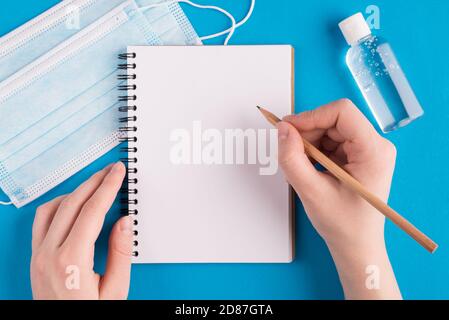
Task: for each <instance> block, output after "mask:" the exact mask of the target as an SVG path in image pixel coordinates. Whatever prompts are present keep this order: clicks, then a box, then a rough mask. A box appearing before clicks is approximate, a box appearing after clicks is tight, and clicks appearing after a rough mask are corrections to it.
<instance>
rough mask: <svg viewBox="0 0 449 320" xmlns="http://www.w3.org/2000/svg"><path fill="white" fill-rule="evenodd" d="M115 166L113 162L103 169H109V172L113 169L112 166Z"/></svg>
mask: <svg viewBox="0 0 449 320" xmlns="http://www.w3.org/2000/svg"><path fill="white" fill-rule="evenodd" d="M113 166H114V164H113V163H111V164H110V165H107V166H106V167H104V169H103V170H105V171H107V172H109V171H111V169H112V167H113Z"/></svg>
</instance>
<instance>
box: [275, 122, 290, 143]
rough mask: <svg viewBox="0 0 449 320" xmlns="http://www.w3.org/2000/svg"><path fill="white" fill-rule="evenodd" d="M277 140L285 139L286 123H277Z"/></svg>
mask: <svg viewBox="0 0 449 320" xmlns="http://www.w3.org/2000/svg"><path fill="white" fill-rule="evenodd" d="M277 129H278V137H279V141H283V140H286V139H287V138H288V134H289V128H288V124H286V123H285V122H279V123H278V125H277Z"/></svg>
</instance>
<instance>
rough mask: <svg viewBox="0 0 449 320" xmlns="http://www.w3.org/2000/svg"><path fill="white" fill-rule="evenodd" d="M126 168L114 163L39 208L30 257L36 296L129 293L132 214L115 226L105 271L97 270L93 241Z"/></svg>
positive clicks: (116, 295)
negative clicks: (68, 192)
mask: <svg viewBox="0 0 449 320" xmlns="http://www.w3.org/2000/svg"><path fill="white" fill-rule="evenodd" d="M125 173H126V170H125V166H124V165H123V164H122V163H120V162H119V163H117V164H115V165H110V166H108V167H106V168H105V169H103V170H102V171H100V172H98V173H97V174H95V175H93V176H92V177H91V178H90V179H89V180H88V181H86V182H85V183H84V184H82V185H81V186H80V187H78V188H77V189H76V190H75V191H74V192H73V193H72V194H69V195H66V196H62V197H59V198H56V199H54V200H53V201H51V202H48V203H47V204H44V205H42V206H41V207H39V208H38V209H37V211H36V217H35V220H34V225H33V240H32V251H33V254H32V258H31V285H32V290H33V297H34V299H64V300H65V299H80V300H87V299H89V300H90V299H126V298H127V296H128V289H129V282H130V272H131V255H132V240H133V231H132V220H131V218H130V217H123V218H122V219H120V220H119V221H118V222H117V223H116V224H115V226H114V227H113V229H112V232H111V236H110V239H109V253H108V259H107V265H106V272H105V274H104V276H103V277H101V276H100V275H98V274H96V273H95V272H94V270H93V266H94V247H95V241H96V240H97V238H98V236H99V234H100V232H101V229H102V226H103V222H104V218H105V215H106V213H107V212H108V210H109V209H110V208H111V206H112V204H113V202H114V199H115V198H116V196H117V193H118V191H119V190H120V187H121V184H122V181H123V179H124V177H125Z"/></svg>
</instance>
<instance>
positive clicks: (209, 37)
mask: <svg viewBox="0 0 449 320" xmlns="http://www.w3.org/2000/svg"><path fill="white" fill-rule="evenodd" d="M255 6H256V0H251V6H250V8H249V10H248V13H247V14H246V17H245V18H243V19H242V20H241V21H239V23H237V24H236V25H235V28H234V30H235V29H237V28H240V27H241V26H243V25H244V24H245V23H246V22H248V20H249V18H251V16H252V15H253V11H254V7H255ZM231 31H232V27H231V28H229V29H226V30H223V31H220V32H218V33H214V34H211V35H208V36H203V37H200V40H201V41H203V40H209V39H213V38H216V37H220V36H223V35H225V34H227V33H228V32H231Z"/></svg>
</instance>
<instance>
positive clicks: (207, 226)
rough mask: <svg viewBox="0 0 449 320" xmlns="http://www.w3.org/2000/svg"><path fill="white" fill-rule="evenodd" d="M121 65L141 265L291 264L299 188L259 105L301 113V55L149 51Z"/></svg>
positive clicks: (139, 50)
mask: <svg viewBox="0 0 449 320" xmlns="http://www.w3.org/2000/svg"><path fill="white" fill-rule="evenodd" d="M120 59H121V62H120V67H119V69H122V70H123V71H124V69H127V71H126V72H123V73H124V74H122V75H120V76H119V79H121V80H123V81H126V82H123V83H121V84H120V89H121V90H125V91H123V92H125V94H124V95H122V96H121V97H120V100H121V101H122V104H123V106H122V107H121V111H126V112H127V114H126V115H124V116H123V117H122V119H121V121H122V122H127V126H126V127H125V126H123V127H122V128H121V130H122V131H125V132H127V136H126V138H124V140H126V141H127V142H128V145H127V146H126V147H124V148H123V150H124V151H127V152H128V155H127V161H128V167H129V168H128V172H129V176H128V186H127V189H126V191H127V193H128V194H129V197H128V198H127V199H126V200H125V201H124V202H126V203H128V204H129V205H128V207H127V208H126V209H125V210H126V212H129V214H131V215H133V216H134V225H135V231H134V234H135V241H134V245H135V252H134V262H135V263H288V262H291V261H292V259H293V252H294V247H293V243H294V232H293V214H292V199H291V189H290V187H289V185H288V184H287V182H286V181H285V179H284V177H283V175H282V173H281V171H280V169H279V168H278V166H277V133H276V131H275V130H274V129H273V128H272V127H271V126H270V125H269V124H268V123H267V122H266V120H265V119H263V117H262V116H261V115H260V113H259V111H258V110H257V109H256V106H257V105H259V104H260V105H263V106H266V107H267V108H269V109H270V110H271V111H273V112H274V113H276V114H278V115H280V116H282V115H287V114H290V113H291V112H292V108H293V74H294V71H293V70H294V66H293V48H292V47H291V46H228V47H223V46H198V47H193V46H192V47H170V46H166V47H154V46H153V47H144V46H138V47H129V48H128V52H127V53H124V54H122V55H120ZM125 104H126V105H125Z"/></svg>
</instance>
